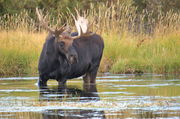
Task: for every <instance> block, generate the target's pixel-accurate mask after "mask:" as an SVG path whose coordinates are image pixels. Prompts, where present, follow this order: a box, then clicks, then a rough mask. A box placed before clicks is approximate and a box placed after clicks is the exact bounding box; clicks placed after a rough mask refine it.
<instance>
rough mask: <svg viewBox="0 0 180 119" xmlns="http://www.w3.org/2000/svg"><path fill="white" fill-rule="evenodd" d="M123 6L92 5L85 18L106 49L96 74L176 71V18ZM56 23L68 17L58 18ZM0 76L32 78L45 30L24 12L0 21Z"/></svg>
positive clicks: (179, 53)
mask: <svg viewBox="0 0 180 119" xmlns="http://www.w3.org/2000/svg"><path fill="white" fill-rule="evenodd" d="M135 10H136V8H133V7H132V6H124V5H119V4H117V5H112V6H111V7H107V6H106V5H102V6H100V7H99V9H98V10H97V9H95V8H94V7H93V6H92V8H91V10H90V11H88V14H89V16H88V18H89V20H90V21H93V19H94V16H96V20H95V21H96V25H93V27H92V30H93V29H96V26H98V27H99V28H98V31H97V33H99V34H101V35H102V37H103V38H104V42H105V49H104V55H103V59H102V62H101V66H100V69H99V71H100V72H107V71H110V72H113V73H141V72H149V73H180V60H179V59H180V48H179V46H180V14H177V13H173V12H172V11H170V12H168V13H167V14H165V15H162V14H159V16H157V17H155V18H154V17H153V13H147V12H144V13H142V14H137V13H136V11H135ZM59 16H60V17H61V19H68V23H69V24H70V25H73V24H74V23H73V20H72V18H71V17H69V16H70V15H69V16H63V15H59ZM0 19H1V21H0V24H1V26H0V75H23V74H30V75H35V74H37V64H38V58H39V55H40V52H41V49H42V45H43V43H44V41H45V37H46V36H47V32H37V31H36V30H35V29H36V22H35V20H32V19H31V18H30V17H28V14H27V13H22V14H20V15H14V16H12V15H11V16H8V15H4V16H1V17H0Z"/></svg>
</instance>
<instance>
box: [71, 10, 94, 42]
mask: <svg viewBox="0 0 180 119" xmlns="http://www.w3.org/2000/svg"><path fill="white" fill-rule="evenodd" d="M75 11H76V14H77V19H76V17H75V16H74V15H73V14H72V13H71V12H70V13H71V15H72V17H73V19H74V21H75V26H76V29H77V31H78V36H74V37H72V38H73V39H76V38H79V37H81V36H90V35H93V34H94V33H91V32H89V31H88V30H89V21H88V20H87V19H86V18H85V17H82V16H80V14H79V12H78V10H77V9H75ZM91 25H92V24H91Z"/></svg>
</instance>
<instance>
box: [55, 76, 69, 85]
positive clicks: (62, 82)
mask: <svg viewBox="0 0 180 119" xmlns="http://www.w3.org/2000/svg"><path fill="white" fill-rule="evenodd" d="M56 80H57V81H58V85H59V86H66V81H67V79H65V78H63V79H56Z"/></svg>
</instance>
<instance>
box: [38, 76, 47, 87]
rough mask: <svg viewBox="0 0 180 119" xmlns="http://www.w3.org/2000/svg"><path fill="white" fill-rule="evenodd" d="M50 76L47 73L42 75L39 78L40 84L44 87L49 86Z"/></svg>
mask: <svg viewBox="0 0 180 119" xmlns="http://www.w3.org/2000/svg"><path fill="white" fill-rule="evenodd" d="M47 81H48V77H47V76H45V75H40V76H39V80H38V86H39V87H43V86H47Z"/></svg>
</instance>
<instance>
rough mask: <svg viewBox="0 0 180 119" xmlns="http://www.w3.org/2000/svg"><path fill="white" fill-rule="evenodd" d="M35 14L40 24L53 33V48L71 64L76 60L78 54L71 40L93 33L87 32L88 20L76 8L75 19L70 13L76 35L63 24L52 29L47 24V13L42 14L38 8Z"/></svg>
mask: <svg viewBox="0 0 180 119" xmlns="http://www.w3.org/2000/svg"><path fill="white" fill-rule="evenodd" d="M36 14H37V16H38V20H39V23H40V26H42V27H43V28H45V29H46V30H47V31H48V32H49V33H50V35H53V36H54V37H55V49H56V50H57V52H59V53H60V54H62V55H64V56H65V57H66V58H67V59H68V61H69V62H70V63H71V64H73V63H76V62H78V54H77V52H76V50H75V48H74V47H73V41H74V40H75V39H78V38H81V37H86V36H90V35H92V34H93V33H91V32H88V28H89V24H88V23H89V22H88V20H87V19H86V18H85V17H82V16H80V15H79V12H78V11H77V10H76V14H77V19H76V17H75V16H74V15H73V14H72V13H71V15H72V17H73V19H74V21H75V26H76V29H77V31H78V35H77V36H71V33H72V32H71V28H70V27H69V26H65V25H63V26H61V27H60V28H56V29H53V28H51V27H49V26H48V21H47V15H46V16H43V14H42V11H41V10H39V9H38V8H36Z"/></svg>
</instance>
